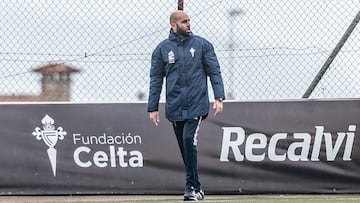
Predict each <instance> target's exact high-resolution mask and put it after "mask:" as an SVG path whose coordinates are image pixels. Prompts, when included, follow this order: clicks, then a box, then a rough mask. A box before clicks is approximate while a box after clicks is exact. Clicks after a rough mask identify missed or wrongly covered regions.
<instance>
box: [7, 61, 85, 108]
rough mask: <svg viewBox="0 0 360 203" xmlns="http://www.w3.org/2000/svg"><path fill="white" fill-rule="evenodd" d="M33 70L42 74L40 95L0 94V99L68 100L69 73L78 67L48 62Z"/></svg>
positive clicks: (69, 88) (27, 100)
mask: <svg viewBox="0 0 360 203" xmlns="http://www.w3.org/2000/svg"><path fill="white" fill-rule="evenodd" d="M34 72H37V73H40V74H41V75H42V78H41V94H40V95H0V101H3V102H4V101H5V102H16V101H19V102H21V101H22V102H31V101H32V102H36V101H70V96H71V95H70V91H71V75H72V74H74V73H77V72H79V70H78V69H76V68H73V67H70V66H66V65H64V64H48V65H46V66H42V67H40V68H37V69H35V70H34Z"/></svg>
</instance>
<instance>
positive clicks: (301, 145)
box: [220, 125, 356, 162]
mask: <svg viewBox="0 0 360 203" xmlns="http://www.w3.org/2000/svg"><path fill="white" fill-rule="evenodd" d="M355 131H356V125H349V126H348V132H337V133H336V134H333V135H332V133H329V132H324V126H315V137H314V140H313V142H312V139H311V135H310V134H309V133H302V132H299V133H292V134H290V133H275V134H273V135H271V136H270V137H269V140H268V137H267V136H266V135H265V134H263V133H252V134H249V135H245V130H244V129H243V128H242V127H223V140H222V147H221V154H220V161H229V153H230V150H232V152H233V155H234V159H235V161H244V160H248V161H252V162H260V161H263V160H264V159H265V157H266V156H267V157H268V158H269V160H271V161H285V160H286V159H288V160H290V161H309V158H310V161H320V159H319V156H320V151H321V150H325V152H326V154H325V155H326V161H334V160H335V158H336V157H337V156H338V153H339V150H340V149H341V147H343V149H344V150H343V155H342V159H343V160H344V161H351V152H352V148H353V144H354V137H355ZM289 137H290V138H293V139H297V140H302V141H294V142H291V143H290V144H289V145H288V146H287V149H286V150H285V152H281V153H280V151H284V149H283V147H282V148H281V150H277V149H280V148H278V145H279V143H280V142H281V140H286V139H288V138H289ZM333 140H334V141H335V143H334V144H333ZM323 141H324V142H325V148H323V149H322V148H321V145H322V142H323ZM243 144H245V146H244V148H245V153H244V154H242V153H241V151H240V147H241V146H242V145H243ZM311 146H312V148H311ZM255 151H256V152H255ZM310 152H311V155H310V157H309V154H310Z"/></svg>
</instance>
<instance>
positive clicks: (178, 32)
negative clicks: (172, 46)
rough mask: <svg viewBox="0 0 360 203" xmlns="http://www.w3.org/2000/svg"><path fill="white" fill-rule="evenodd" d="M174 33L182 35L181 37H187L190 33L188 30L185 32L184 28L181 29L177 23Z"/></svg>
mask: <svg viewBox="0 0 360 203" xmlns="http://www.w3.org/2000/svg"><path fill="white" fill-rule="evenodd" d="M176 27H177V28H176V33H177V34H179V35H181V36H183V37H187V36H189V35H190V32H186V29H182V28H181V27H180V26H179V25H177V26H176Z"/></svg>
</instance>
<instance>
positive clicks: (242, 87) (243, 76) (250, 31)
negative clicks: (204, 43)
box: [0, 0, 360, 102]
mask: <svg viewBox="0 0 360 203" xmlns="http://www.w3.org/2000/svg"><path fill="white" fill-rule="evenodd" d="M0 6H1V9H0V22H1V26H0V44H1V45H0V78H1V79H0V87H1V88H0V95H1V96H0V100H3V101H6V100H8V101H10V100H16V99H19V100H21V99H24V98H25V100H26V98H28V100H31V98H33V99H34V98H35V99H34V100H44V99H41V98H40V99H39V97H41V95H43V94H44V91H45V90H46V89H47V90H49V89H50V90H51V91H53V92H55V93H56V94H60V92H61V91H69V95H70V96H69V97H70V98H68V99H70V101H74V102H88V101H90V102H92V101H99V102H108V101H136V100H146V97H147V96H146V95H147V91H148V85H149V70H150V58H151V53H152V51H153V49H154V48H155V46H156V45H157V44H158V43H159V42H160V41H161V40H163V39H165V38H166V37H167V35H168V32H169V22H168V21H169V14H170V13H171V12H172V11H174V10H176V9H177V6H178V1H177V0H167V1H163V0H136V1H132V0H121V1H120V0H96V1H94V0H26V1H25V0H2V1H1V2H0ZM184 10H185V11H186V12H187V13H188V14H189V16H190V18H191V22H192V24H191V25H192V31H193V33H194V34H196V35H200V36H203V37H205V38H207V39H208V40H209V41H211V42H212V43H213V44H214V47H215V49H216V50H215V51H216V53H217V55H218V58H219V61H220V65H221V69H222V73H223V79H224V83H225V90H226V94H227V95H228V99H229V98H233V99H242V100H243V99H245V100H248V99H280V98H301V97H302V96H303V94H304V93H305V91H306V90H307V88H308V87H309V85H310V84H311V82H312V81H313V79H314V78H315V76H316V74H317V73H318V72H319V71H320V69H321V68H322V67H323V65H324V64H325V62H326V61H327V60H328V59H329V57H330V56H331V55H332V51H333V50H334V48H335V47H336V45H337V44H338V43H339V41H340V39H341V38H342V37H343V36H344V34H345V33H346V30H347V29H348V27H349V25H350V24H351V23H352V22H353V23H354V22H355V24H356V23H357V22H356V20H355V21H354V19H355V18H356V16H357V14H358V12H359V11H360V1H359V0H346V1H345V0H314V1H309V0H292V1H287V0H244V1H238V0H207V1H195V0H184ZM359 27H360V26H356V27H355V29H354V30H353V31H352V32H351V33H347V34H349V37H348V38H347V40H346V41H345V43H344V46H343V47H342V48H341V50H340V51H339V53H338V54H336V56H335V58H334V60H333V61H332V63H331V64H330V66H329V68H328V69H327V70H326V72H325V74H324V76H323V77H322V78H321V80H320V81H319V83H318V84H317V85H316V87H315V89H314V91H313V92H312V93H311V96H310V97H311V98H334V97H341V98H344V97H345V98H353V97H359V96H360V87H359V84H360V28H359ZM49 64H50V65H49ZM51 67H57V68H55V69H54V70H50V69H51ZM35 69H37V72H35V71H34V70H35ZM57 71H60V72H61V73H60V74H59V73H56V72H57ZM77 71H78V72H77ZM39 72H40V73H42V74H40V73H39ZM49 74H52V75H51V76H49ZM55 74H58V76H57V77H56V75H55ZM59 75H60V77H59ZM62 75H65V76H66V77H62ZM44 76H48V77H47V78H48V79H44ZM49 78H50V79H49ZM53 80H55V81H56V80H63V81H62V82H63V83H62V84H61V83H52V84H50V87H52V88H44V86H46V85H49V84H48V83H47V82H49V81H50V82H51V81H53ZM70 80H71V81H70ZM64 84H66V85H65V86H64ZM51 85H53V86H54V85H55V86H56V85H60V86H61V85H63V89H61V88H60V89H59V88H58V89H56V87H53V86H51ZM64 88H65V89H64ZM66 88H70V90H66ZM12 98H13V99H12ZM14 98H15V99H14ZM29 98H30V99H29ZM162 98H163V97H162ZM60 100H61V99H60ZM65 100H66V99H65Z"/></svg>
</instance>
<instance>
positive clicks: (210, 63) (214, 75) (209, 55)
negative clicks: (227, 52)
mask: <svg viewBox="0 0 360 203" xmlns="http://www.w3.org/2000/svg"><path fill="white" fill-rule="evenodd" d="M203 51H204V53H203V65H204V68H205V71H206V74H207V75H208V76H209V77H210V82H211V86H212V88H213V91H214V96H215V99H217V98H222V99H225V93H224V83H223V80H222V76H221V71H220V65H219V61H218V59H217V56H216V54H215V51H214V47H213V45H212V44H211V43H210V42H208V41H205V43H204V47H203Z"/></svg>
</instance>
